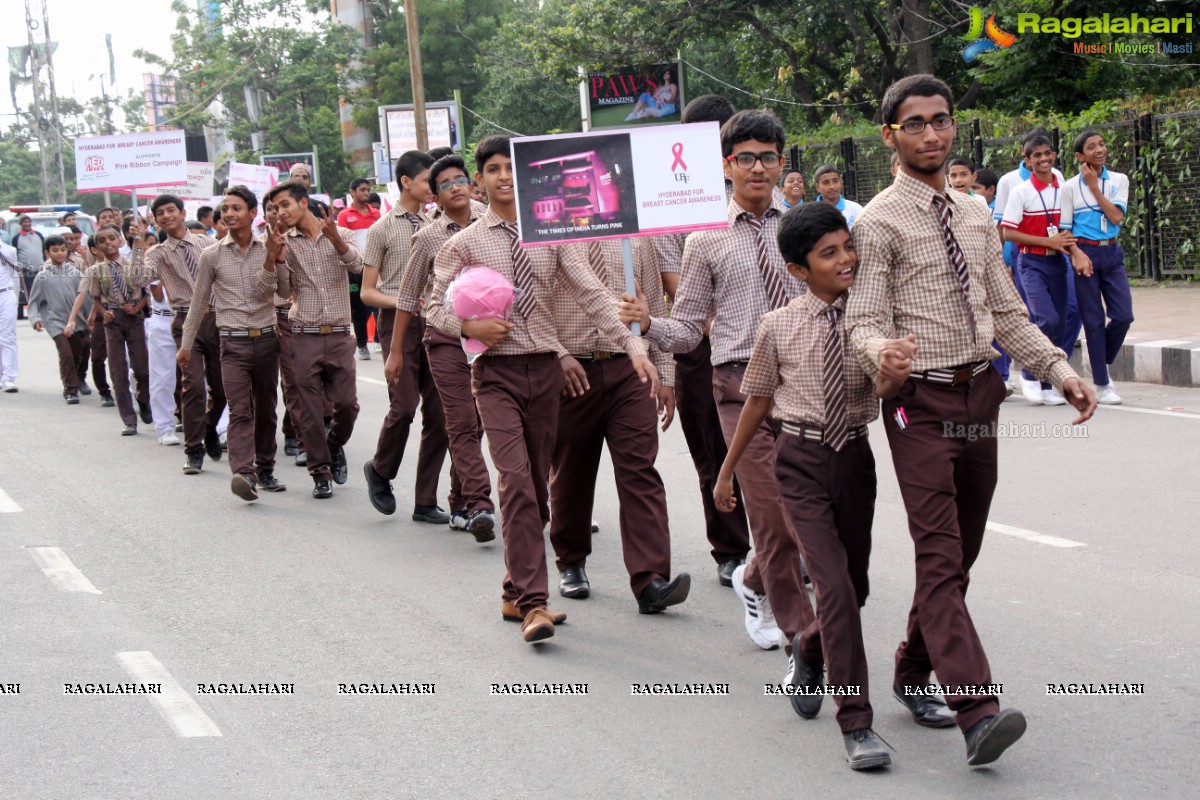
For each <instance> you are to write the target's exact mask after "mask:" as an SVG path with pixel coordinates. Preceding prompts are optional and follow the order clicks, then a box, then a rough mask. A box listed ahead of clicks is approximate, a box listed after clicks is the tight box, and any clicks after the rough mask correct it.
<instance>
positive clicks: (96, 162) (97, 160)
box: [83, 156, 104, 172]
mask: <svg viewBox="0 0 1200 800" xmlns="http://www.w3.org/2000/svg"><path fill="white" fill-rule="evenodd" d="M83 168H84V169H86V170H87V171H88V172H103V171H104V156H88V157H87V160H86V161H84V162H83Z"/></svg>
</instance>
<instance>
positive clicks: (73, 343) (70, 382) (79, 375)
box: [54, 331, 92, 394]
mask: <svg viewBox="0 0 1200 800" xmlns="http://www.w3.org/2000/svg"><path fill="white" fill-rule="evenodd" d="M91 341H92V337H91V336H89V335H88V332H87V331H75V333H73V334H71V335H70V336H67V335H66V334H65V333H60V334H59V335H58V336H55V337H54V348H55V350H57V351H58V377H59V378H60V379H61V380H62V385H63V391H64V392H67V393H69V394H76V393H78V392H79V382H80V381H82V380H83V379H84V377H85V376H86V375H87V365H88V352H89V351H90V350H91Z"/></svg>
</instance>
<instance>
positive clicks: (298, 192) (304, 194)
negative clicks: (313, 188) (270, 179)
mask: <svg viewBox="0 0 1200 800" xmlns="http://www.w3.org/2000/svg"><path fill="white" fill-rule="evenodd" d="M281 194H289V195H291V196H292V199H293V200H295V201H296V202H297V203H299V202H300V201H301V200H307V199H308V189H306V188H304V184H303V183H300V181H284V182H283V183H277V184H275V185H274V186H272V187H271V188H270V189H269V190H268V191H267V194H266V197H264V198H263V199H264V200H272V201H273V200H275V198H276V197H279V195H281ZM302 205H303V204H302Z"/></svg>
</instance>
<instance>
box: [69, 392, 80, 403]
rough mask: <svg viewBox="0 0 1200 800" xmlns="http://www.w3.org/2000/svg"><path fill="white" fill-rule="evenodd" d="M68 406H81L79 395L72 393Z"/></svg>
mask: <svg viewBox="0 0 1200 800" xmlns="http://www.w3.org/2000/svg"><path fill="white" fill-rule="evenodd" d="M67 405H69V406H77V405H79V395H78V394H76V393H75V392H70V393H69V394H68V395H67Z"/></svg>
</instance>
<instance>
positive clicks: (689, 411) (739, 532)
mask: <svg viewBox="0 0 1200 800" xmlns="http://www.w3.org/2000/svg"><path fill="white" fill-rule="evenodd" d="M712 373H713V367H712V347H711V345H710V344H709V339H708V337H707V336H705V337H704V338H703V339H701V340H700V344H699V345H697V346H696V349H695V350H693V351H692V352H690V353H677V354H676V355H675V413H676V415H677V416H678V417H679V425H680V427H681V428H683V437H684V439H686V440H687V446H688V452H689V453H691V455H692V463H693V464H694V465H695V466H696V476H697V477H698V478H699V479H700V502H701V503H702V504H703V506H704V527H705V531H706V532H707V534H708V543H709V544H710V545H711V546H712V557H713V560H714V561H716V562H717V563H718V564H720V563H721V562H722V561H731V560H733V559H738V558H745V557H746V553H748V552H749V551H750V526H749V525H748V524H747V522H746V511H745V508H744V506H743V503H742V489H741V486H740V485H739V484H738V482H737V481H736V480H734V482H733V494H734V496H735V497H736V498H737V508H735V509H734V510H733V511H728V512H727V511H721V510H719V509H718V508H717V506H716V503H714V502H713V486H714V484H716V481H717V475H718V474H719V473H720V471H721V464H723V463H724V462H725V453H726V452H727V448H726V447H725V439H724V438H723V437H721V436H713V435H712V434H713V431H715V430H718V429H719V428H720V427H721V417H720V415H719V414H717V404H716V403H715V402H714V401H713V390H712V389H713V380H712Z"/></svg>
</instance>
